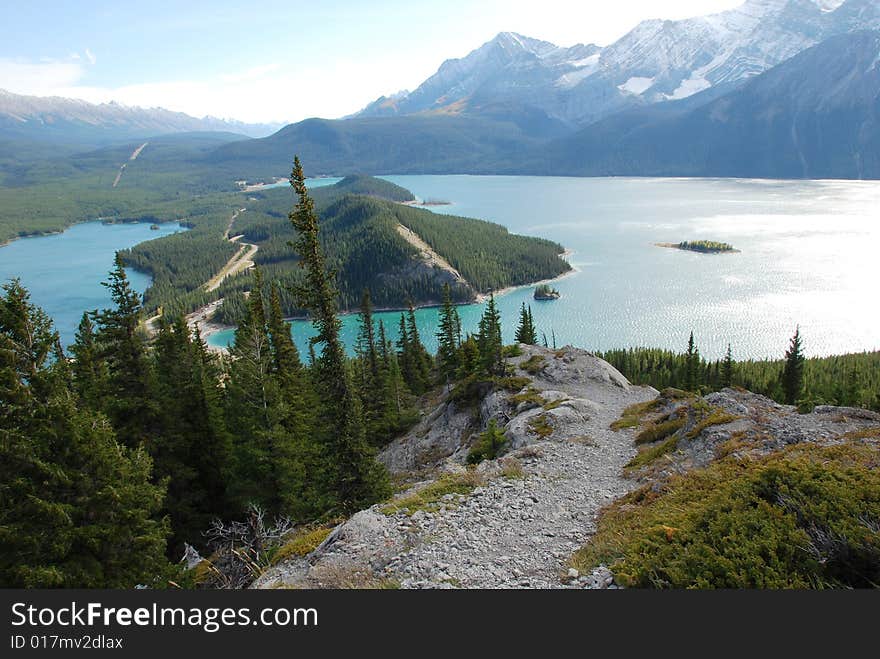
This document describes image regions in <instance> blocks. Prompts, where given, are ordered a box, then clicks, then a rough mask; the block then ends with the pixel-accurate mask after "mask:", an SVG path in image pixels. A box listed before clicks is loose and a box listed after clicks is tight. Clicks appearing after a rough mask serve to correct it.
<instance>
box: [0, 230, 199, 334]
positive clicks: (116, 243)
mask: <svg viewBox="0 0 880 659" xmlns="http://www.w3.org/2000/svg"><path fill="white" fill-rule="evenodd" d="M158 227H159V228H158V229H157V230H151V229H150V224H148V223H144V222H138V223H132V224H102V223H101V222H85V223H83V224H76V225H74V226H72V227H70V228H69V229H68V230H67V231H65V232H64V233H59V234H54V235H51V236H37V237H33V238H21V239H19V240H15V241H13V242H11V243H9V244H8V245H6V246H4V247H0V282H3V283H5V282H7V281H9V280H10V279H12V278H13V277H18V278H19V279H21V282H22V284H23V285H24V286H25V287H26V288H27V289H28V290H29V291H30V293H31V301H32V302H33V303H34V304H36V305H38V306H40V307H42V308H43V310H44V311H46V313H48V314H49V315H50V316H51V317H52V319H53V320H54V321H55V327H56V328H57V329H58V332H59V333H60V335H61V341H62V343H63V344H64V345H69V344H70V343H71V342H72V341H73V338H74V335H75V333H76V328H77V326H78V325H79V321H80V319H81V318H82V314H83V311H86V310H92V309H102V308H104V307H108V306H110V303H111V300H110V295H109V294H108V292H107V289H106V288H105V287H104V286H102V285H101V282H102V281H106V280H107V273H108V272H109V271H110V269H111V268H112V267H113V259H114V257H115V255H116V251H117V250H120V249H125V248H126V247H133V246H134V245H137V244H138V243H142V242H144V241H146V240H151V239H153V238H159V237H161V236H167V235H169V234H171V233H176V232H178V231H183V230H184V229H183V227H181V226H180V224H178V223H176V222H171V223H165V224H159V225H158ZM127 272H128V275H129V278H130V280H131V285H132V287H133V288H134V289H135V290H137V291H138V292H140V293H143V292H144V291H145V290H146V289H147V287H148V286H149V285H150V277H149V276H148V275H145V274H143V273H141V272H136V271H133V270H128V271H127Z"/></svg>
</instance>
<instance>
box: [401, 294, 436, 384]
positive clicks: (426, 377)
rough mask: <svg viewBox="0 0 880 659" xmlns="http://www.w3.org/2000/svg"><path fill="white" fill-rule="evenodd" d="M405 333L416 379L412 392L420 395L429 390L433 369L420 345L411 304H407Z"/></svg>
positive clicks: (413, 309)
mask: <svg viewBox="0 0 880 659" xmlns="http://www.w3.org/2000/svg"><path fill="white" fill-rule="evenodd" d="M406 332H407V345H408V346H409V348H410V350H411V351H412V363H413V369H414V374H415V377H416V379H417V383H415V384H416V388H414V389H413V391H416V390H417V391H418V393H419V394H422V393H424V392H426V391H427V390H428V389H430V388H431V368H432V367H433V361H434V360H432V359H431V355H430V353H429V352H428V349H427V348H425V344H424V343H422V338H421V336H419V328H418V325H417V324H416V310H415V307H414V306H413V304H412V302H410V304H409V311H408V313H407V325H406Z"/></svg>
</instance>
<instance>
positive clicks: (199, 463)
mask: <svg viewBox="0 0 880 659" xmlns="http://www.w3.org/2000/svg"><path fill="white" fill-rule="evenodd" d="M154 358H155V361H156V380H157V397H158V401H159V403H160V407H161V413H162V432H161V434H160V436H159V438H158V439H157V440H156V441H155V442H154V443H153V446H152V450H151V452H152V457H153V462H154V472H155V475H156V477H157V479H167V480H168V498H167V501H166V508H165V509H166V511H167V512H168V514H169V516H170V518H171V528H172V530H173V536H172V539H171V541H170V543H169V549H170V553H171V556H179V555H180V552H181V551H182V549H183V543H185V542H189V543H190V544H193V545H196V546H200V544H201V542H200V540H201V538H202V535H201V534H202V532H203V531H205V530H206V529H207V528H208V526H209V525H210V523H211V520H212V519H213V518H214V517H219V516H222V515H225V514H227V513H228V505H229V500H228V497H227V483H228V482H229V480H230V479H231V477H232V440H231V437H230V435H229V434H228V432H227V430H226V424H225V420H224V418H223V409H222V404H221V397H222V394H221V391H220V378H219V370H218V369H217V367H216V365H215V363H214V360H213V358H212V357H211V355H210V354H209V353H208V351H207V349H206V347H205V345H204V344H203V343H202V342H201V339H200V338H196V339H195V340H194V339H193V337H192V335H191V333H190V330H189V328H188V327H187V325H186V322H185V321H184V320H183V318H178V319H177V320H176V321H175V322H174V323H168V322H162V325H161V326H160V330H159V335H158V337H157V339H156V344H155V350H154Z"/></svg>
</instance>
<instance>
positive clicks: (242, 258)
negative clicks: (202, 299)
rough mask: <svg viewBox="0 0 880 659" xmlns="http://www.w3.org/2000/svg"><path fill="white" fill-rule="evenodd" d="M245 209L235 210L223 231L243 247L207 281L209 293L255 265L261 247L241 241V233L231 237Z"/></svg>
mask: <svg viewBox="0 0 880 659" xmlns="http://www.w3.org/2000/svg"><path fill="white" fill-rule="evenodd" d="M245 210H246V209H244V208H242V209H239V210H237V211H235V212H234V213H233V214H232V217H231V218H230V219H229V224H227V225H226V231H224V232H223V237H224V238H226V240H228V241H229V242H231V243H238V244H240V245H241V247H240V248H239V250H238V251H237V252H236V253H235V254H234V255H233V256H232V258H231V259H229V260H228V261H227V262H226V265H224V266H223V267H222V268H220V271H219V272H218V273H217V274H216V275H214V276H213V277H211V279H209V280H208V281H207V282H206V283H205V291H206V292H208V293H210V292H211V291H215V290H217V289H218V288H219V287H220V284H222V283H223V280H224V279H226V278H227V277H232V276H233V275H237V274H238V273H239V272H244V271H245V270H248V269H250V268H253V267H254V256H255V255H256V253H257V250H259V249H260V248H259V247H258V246H257V245H254V244H253V243H245V242H239V241H240V239H241V236H240V235H238V236H232V237H231V238H230V237H229V234H230V232H231V231H232V225H233V224H234V223H235V219H236V218H237V217H238V216H239V215H241V214H242V213H243V212H244V211H245Z"/></svg>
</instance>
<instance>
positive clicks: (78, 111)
mask: <svg viewBox="0 0 880 659" xmlns="http://www.w3.org/2000/svg"><path fill="white" fill-rule="evenodd" d="M278 128H280V125H271V124H246V123H243V122H240V121H235V120H227V119H217V118H216V117H203V118H201V119H197V118H195V117H191V116H189V115H188V114H184V113H183V112H172V111H171V110H165V109H163V108H140V107H129V106H126V105H121V104H119V103H115V102H110V103H101V104H100V105H96V104H94V103H89V102H87V101H82V100H78V99H72V98H61V97H58V96H48V97H41V96H23V95H20V94H13V93H11V92H8V91H6V90H3V89H0V137H2V138H3V139H28V140H37V141H61V142H67V143H78V142H82V143H88V144H102V143H108V142H112V141H119V140H124V139H130V138H140V137H152V136H155V135H167V134H170V133H189V132H199V131H217V132H228V133H239V134H241V135H246V136H248V137H263V136H265V135H269V134H270V133H273V132H275V131H276V130H278Z"/></svg>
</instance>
